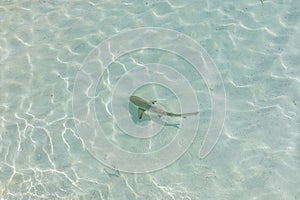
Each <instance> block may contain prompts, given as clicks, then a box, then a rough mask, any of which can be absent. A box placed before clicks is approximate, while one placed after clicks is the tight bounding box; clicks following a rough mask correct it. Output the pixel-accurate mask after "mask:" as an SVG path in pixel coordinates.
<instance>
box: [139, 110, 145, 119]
mask: <svg viewBox="0 0 300 200" xmlns="http://www.w3.org/2000/svg"><path fill="white" fill-rule="evenodd" d="M144 112H145V110H144V109H141V108H139V109H138V117H139V119H142V117H143V113H144Z"/></svg>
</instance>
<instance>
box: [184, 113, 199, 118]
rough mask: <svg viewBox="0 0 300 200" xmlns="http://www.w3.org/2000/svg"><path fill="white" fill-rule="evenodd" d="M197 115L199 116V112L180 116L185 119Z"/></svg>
mask: <svg viewBox="0 0 300 200" xmlns="http://www.w3.org/2000/svg"><path fill="white" fill-rule="evenodd" d="M198 114H199V112H191V113H183V114H181V117H183V118H186V117H188V116H192V115H198Z"/></svg>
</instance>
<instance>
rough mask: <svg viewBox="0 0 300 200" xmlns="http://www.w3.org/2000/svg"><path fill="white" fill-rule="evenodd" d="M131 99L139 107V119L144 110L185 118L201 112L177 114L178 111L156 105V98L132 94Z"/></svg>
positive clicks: (160, 114)
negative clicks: (150, 98) (147, 98)
mask: <svg viewBox="0 0 300 200" xmlns="http://www.w3.org/2000/svg"><path fill="white" fill-rule="evenodd" d="M129 100H130V102H131V103H133V104H134V105H135V106H137V107H138V117H139V119H142V117H143V114H144V112H145V111H147V110H149V111H151V112H153V113H156V114H158V115H159V116H171V117H183V118H185V117H187V116H191V115H197V114H198V113H199V112H192V113H183V114H177V113H172V112H167V111H165V110H163V109H161V108H159V107H157V106H154V104H155V103H156V100H150V101H147V100H145V99H143V98H141V97H138V96H130V98H129Z"/></svg>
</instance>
